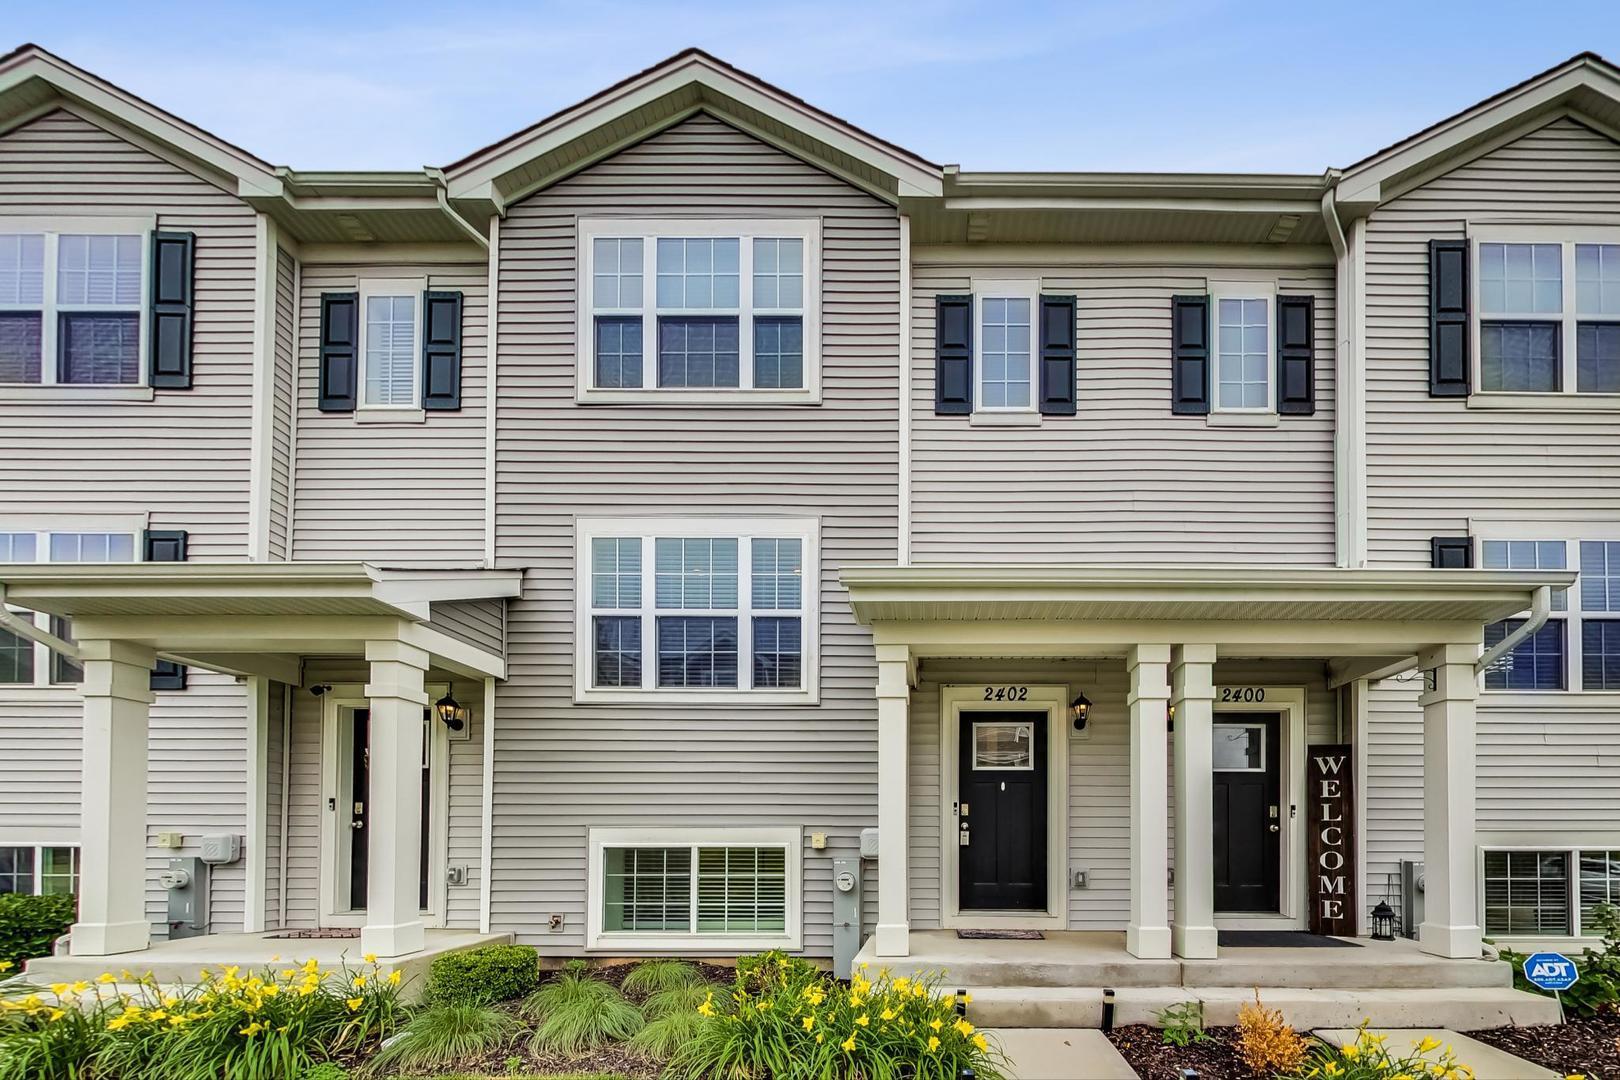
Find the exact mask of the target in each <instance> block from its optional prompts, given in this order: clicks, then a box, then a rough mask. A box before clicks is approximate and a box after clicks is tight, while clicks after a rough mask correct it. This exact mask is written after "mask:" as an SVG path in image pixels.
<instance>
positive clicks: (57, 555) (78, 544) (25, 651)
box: [0, 522, 137, 686]
mask: <svg viewBox="0 0 1620 1080" xmlns="http://www.w3.org/2000/svg"><path fill="white" fill-rule="evenodd" d="M135 540H136V532H135V529H134V528H129V529H127V530H106V531H103V530H98V531H76V530H68V529H57V528H44V529H24V528H19V527H15V526H13V527H7V526H6V525H5V524H4V523H3V522H0V563H8V562H13V563H31V562H56V563H81V562H93V563H108V562H134V561H135V559H136V552H137V545H136V543H135ZM8 610H10V611H12V612H14V613H15V614H19V615H23V616H25V617H31V618H32V620H33V622H34V624H35V625H36V626H38V627H39V628H40V629H43V630H49V631H50V632H51V633H53V634H55V635H56V636H57V637H60V638H71V636H72V633H71V630H72V628H71V626H70V625H69V624H68V620H66V619H63V618H61V617H59V616H55V615H49V616H48V615H43V614H38V613H33V612H28V611H26V610H23V609H20V608H8ZM83 678H84V669H83V667H82V666H81V665H80V664H79V662H78V661H77V660H74V659H72V658H70V657H66V656H63V655H61V654H60V653H55V652H52V651H51V650H50V649H49V648H47V647H46V646H44V645H39V644H36V643H34V642H32V641H29V640H28V639H27V638H24V637H21V636H19V635H17V634H13V633H11V632H10V631H8V630H6V629H4V628H3V627H0V685H11V686H51V685H58V684H64V683H76V682H80V681H82V680H83Z"/></svg>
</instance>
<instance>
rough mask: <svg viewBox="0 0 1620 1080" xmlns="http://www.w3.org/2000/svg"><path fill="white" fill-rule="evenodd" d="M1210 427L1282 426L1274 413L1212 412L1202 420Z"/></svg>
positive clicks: (1280, 419)
mask: <svg viewBox="0 0 1620 1080" xmlns="http://www.w3.org/2000/svg"><path fill="white" fill-rule="evenodd" d="M1204 420H1205V423H1206V424H1208V425H1209V426H1210V427H1229V428H1274V427H1281V426H1282V417H1280V416H1278V415H1277V414H1276V413H1241V412H1224V413H1223V412H1212V413H1210V414H1209V415H1208V416H1207V417H1205V418H1204Z"/></svg>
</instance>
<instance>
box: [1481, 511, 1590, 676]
mask: <svg viewBox="0 0 1620 1080" xmlns="http://www.w3.org/2000/svg"><path fill="white" fill-rule="evenodd" d="M1491 528H1492V527H1491V526H1488V525H1487V526H1486V529H1487V530H1490V529H1491ZM1554 528H1556V529H1557V531H1558V532H1563V533H1565V534H1566V535H1568V534H1573V536H1572V537H1570V538H1567V539H1541V538H1535V537H1534V535H1533V534H1534V533H1536V532H1542V533H1547V532H1552V531H1553V529H1554ZM1495 531H1501V532H1508V533H1510V534H1511V535H1513V536H1515V537H1523V538H1514V539H1505V538H1503V539H1497V538H1491V537H1487V538H1485V539H1482V540H1481V541H1480V565H1481V566H1482V567H1484V568H1485V569H1487V570H1566V569H1570V570H1576V571H1578V574H1577V577H1576V580H1575V585H1574V587H1573V588H1571V589H1567V590H1566V589H1557V590H1554V592H1553V596H1552V613H1551V615H1550V616H1549V617H1548V619H1547V621H1546V623H1545V624H1543V625H1542V627H1541V629H1539V630H1537V631H1536V632H1535V633H1534V634H1532V635H1531V636H1530V637H1529V638H1528V639H1526V640H1525V641H1523V642H1522V643H1520V644H1519V645H1518V646H1517V647H1515V648H1514V649H1513V651H1512V652H1510V653H1508V654H1507V655H1506V656H1503V657H1500V658H1499V659H1498V660H1497V661H1496V662H1495V663H1493V664H1492V665H1491V667H1490V668H1488V669H1487V670H1486V672H1485V689H1487V690H1519V691H1538V690H1598V691H1620V526H1616V525H1602V524H1590V523H1579V522H1568V523H1562V524H1560V525H1558V526H1556V527H1554V526H1542V527H1539V528H1528V527H1525V526H1522V525H1513V526H1506V525H1504V526H1501V527H1499V529H1497V530H1495ZM1524 621H1525V619H1524V617H1523V616H1520V617H1515V618H1511V619H1503V620H1502V621H1501V622H1497V623H1493V624H1491V625H1490V626H1487V627H1486V628H1485V645H1486V647H1487V648H1489V647H1490V646H1492V645H1495V644H1496V643H1497V642H1499V641H1501V640H1502V639H1503V638H1504V637H1506V636H1507V635H1508V634H1509V633H1511V632H1513V631H1514V630H1515V629H1517V628H1518V627H1520V626H1522V625H1523V624H1524Z"/></svg>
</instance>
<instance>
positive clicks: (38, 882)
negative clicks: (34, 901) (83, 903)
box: [0, 844, 79, 896]
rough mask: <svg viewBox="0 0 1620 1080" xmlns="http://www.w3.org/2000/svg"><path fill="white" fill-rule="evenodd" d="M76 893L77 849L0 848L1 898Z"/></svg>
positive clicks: (51, 846) (53, 846) (41, 846)
mask: <svg viewBox="0 0 1620 1080" xmlns="http://www.w3.org/2000/svg"><path fill="white" fill-rule="evenodd" d="M78 891H79V849H78V848H77V847H73V846H70V845H66V844H0V894H4V893H21V894H23V895H25V896H48V895H54V894H58V893H68V894H76V893H77V892H78Z"/></svg>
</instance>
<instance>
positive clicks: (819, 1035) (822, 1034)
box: [816, 1031, 827, 1045]
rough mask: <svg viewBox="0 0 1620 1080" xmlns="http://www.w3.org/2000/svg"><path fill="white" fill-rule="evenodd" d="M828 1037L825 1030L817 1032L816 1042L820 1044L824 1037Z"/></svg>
mask: <svg viewBox="0 0 1620 1080" xmlns="http://www.w3.org/2000/svg"><path fill="white" fill-rule="evenodd" d="M826 1037H827V1033H826V1032H825V1031H818V1032H816V1043H817V1044H818V1045H819V1044H820V1043H821V1041H822V1040H823V1039H825V1038H826Z"/></svg>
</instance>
